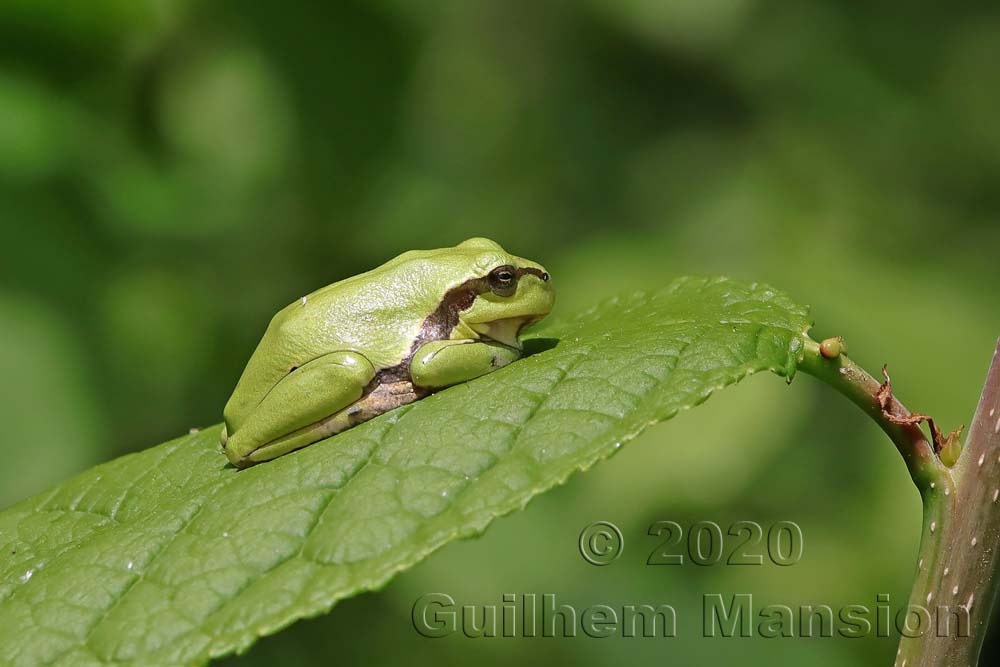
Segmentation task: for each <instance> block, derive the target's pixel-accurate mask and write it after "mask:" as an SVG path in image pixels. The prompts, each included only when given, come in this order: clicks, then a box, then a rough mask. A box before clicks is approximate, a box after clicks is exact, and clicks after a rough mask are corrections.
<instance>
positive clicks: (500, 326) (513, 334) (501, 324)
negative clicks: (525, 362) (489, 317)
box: [469, 317, 534, 350]
mask: <svg viewBox="0 0 1000 667" xmlns="http://www.w3.org/2000/svg"><path fill="white" fill-rule="evenodd" d="M533 320H534V318H531V317H508V318H505V319H502V320H494V321H492V322H478V323H476V324H469V328H471V329H472V330H473V331H475V332H476V333H477V334H479V335H480V336H482V337H483V338H489V339H490V340H495V341H496V342H498V343H501V344H503V345H506V346H508V347H513V348H516V349H518V350H520V349H521V341H520V340H518V334H520V333H521V329H523V328H524V327H525V325H527V324H528V323H530V322H531V321H533Z"/></svg>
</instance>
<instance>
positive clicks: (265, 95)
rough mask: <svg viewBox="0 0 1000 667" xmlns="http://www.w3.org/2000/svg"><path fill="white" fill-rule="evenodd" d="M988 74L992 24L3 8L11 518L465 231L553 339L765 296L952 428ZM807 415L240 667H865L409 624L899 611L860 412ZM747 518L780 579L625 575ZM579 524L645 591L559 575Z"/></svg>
mask: <svg viewBox="0 0 1000 667" xmlns="http://www.w3.org/2000/svg"><path fill="white" fill-rule="evenodd" d="M998 45H1000V10H998V9H997V8H996V6H995V4H993V3H978V4H977V3H963V4H961V5H958V6H947V7H946V6H944V5H937V6H935V5H930V4H921V5H918V6H915V5H912V4H910V3H901V2H866V3H861V2H853V1H852V2H835V1H834V0H810V1H806V2H798V3H775V2H767V1H765V0H711V1H710V2H683V1H680V0H670V1H666V2H656V1H653V0H627V1H625V2H614V1H612V0H586V1H584V2H579V3H568V2H527V1H524V0H517V1H515V2H504V3H482V2H460V1H452V2H445V3H435V4H433V5H430V4H426V3H408V2H402V1H400V0H382V2H360V1H353V2H337V3H311V2H286V3H280V4H266V3H238V2H235V0H222V1H217V2H201V3H195V2H190V1H188V2H185V1H174V2H136V1H132V2H129V1H125V0H99V1H95V2H87V3H71V2H60V1H57V0H10V1H8V2H5V3H3V4H2V5H0V230H2V243H3V249H4V252H3V256H2V260H0V279H2V283H0V370H2V373H3V383H4V388H5V391H4V396H5V398H6V400H5V401H3V402H2V403H0V422H2V423H3V424H4V427H5V434H4V436H3V437H2V438H0V453H2V454H3V455H4V456H5V461H6V465H5V466H3V467H2V468H0V503H3V504H7V503H9V502H13V501H14V500H16V499H19V498H21V497H24V496H26V495H28V494H29V493H32V492H35V491H38V490H41V489H43V488H45V487H47V486H49V485H51V484H53V483H55V482H57V481H59V480H61V479H63V478H65V477H66V476H68V475H69V474H71V473H73V472H75V471H78V470H82V469H84V468H86V467H88V466H89V465H91V464H93V463H96V462H98V461H103V460H106V459H108V458H111V457H113V456H116V455H119V454H122V453H125V452H129V451H133V450H136V449H141V448H144V447H146V446H149V445H151V444H154V443H157V442H161V441H163V440H166V439H167V438H169V437H172V436H175V435H177V434H179V433H183V432H185V431H186V430H187V429H188V428H189V427H192V426H200V425H207V424H211V423H214V422H216V421H218V419H219V413H220V411H221V406H222V404H223V403H224V402H225V399H226V398H227V396H228V393H229V391H230V390H231V388H232V386H233V385H234V383H235V380H236V378H237V377H238V374H239V372H240V370H241V368H242V365H243V363H244V362H245V360H246V358H247V357H248V356H249V353H250V351H251V350H252V348H253V345H254V344H255V343H256V341H257V339H258V337H259V336H260V334H261V333H262V331H263V327H264V325H265V324H266V321H267V319H268V318H269V317H270V315H271V313H272V312H273V311H275V310H276V309H277V308H279V307H280V306H282V305H284V304H285V303H287V302H289V301H291V300H293V299H295V298H297V297H298V296H300V295H301V294H303V293H306V292H308V291H310V290H312V289H314V288H316V287H317V286H320V285H322V284H325V283H328V282H331V281H333V280H335V279H338V278H341V277H344V276H347V275H351V274H353V273H357V272H358V271H361V270H364V269H366V268H369V267H371V266H373V265H375V264H377V263H380V262H381V261H383V260H384V259H386V258H388V257H390V256H392V255H394V254H396V253H397V252H399V251H402V250H405V249H408V248H412V247H436V246H441V245H448V244H452V243H455V242H457V241H459V240H461V239H463V238H466V237H468V236H472V235H484V236H490V237H493V238H496V239H497V240H498V241H500V242H501V243H503V244H504V245H505V246H506V247H508V249H509V250H511V251H513V252H516V253H518V254H522V255H526V256H530V257H532V258H535V259H538V260H539V261H542V262H543V263H545V265H546V266H547V268H549V269H550V271H551V272H552V273H553V276H554V279H555V280H556V285H557V288H558V290H559V294H560V302H559V304H558V305H557V308H558V309H559V310H560V311H562V312H566V313H569V312H573V311H574V310H577V309H579V308H582V307H584V306H586V305H588V304H590V303H592V302H593V301H596V300H598V299H600V298H602V297H603V296H605V295H608V294H613V293H617V292H619V291H623V290H625V291H627V290H631V289H633V288H635V287H636V286H641V287H651V286H659V285H662V284H665V283H666V282H667V281H669V279H670V278H672V277H674V276H676V275H679V274H683V273H728V274H732V275H736V276H739V277H745V278H750V279H760V280H766V281H768V282H771V283H773V284H775V285H777V286H779V287H781V288H784V289H786V290H788V291H789V292H790V293H791V294H792V296H793V297H794V298H796V299H797V300H799V301H805V302H809V303H811V304H812V305H813V308H814V313H815V316H816V318H817V320H818V327H817V335H818V336H822V335H826V334H842V335H844V336H846V337H847V339H848V341H849V343H850V345H851V352H852V354H853V355H854V356H855V357H856V358H857V359H859V361H861V362H862V363H864V364H865V365H867V366H869V367H873V368H874V367H877V366H878V365H880V364H881V363H882V362H884V361H887V362H889V363H890V364H891V368H892V369H893V371H894V373H893V378H894V380H895V384H896V388H897V390H898V392H899V394H900V396H901V397H902V398H903V399H904V400H905V401H906V402H907V404H908V405H909V406H910V407H912V408H914V409H919V410H922V411H927V412H931V413H932V414H934V415H935V417H937V419H938V420H939V421H940V422H941V423H942V424H946V425H953V424H958V423H963V422H967V421H968V419H969V418H970V416H971V413H972V410H973V408H974V405H975V402H976V399H977V397H978V392H979V388H980V386H981V380H982V376H983V374H984V372H985V369H986V366H987V363H988V361H989V356H990V353H991V350H992V345H993V339H994V337H995V336H996V335H997V334H998V333H1000V312H998V310H997V309H996V307H995V304H996V299H995V296H994V294H993V293H992V289H991V286H992V285H993V284H995V282H996V281H997V278H998V277H1000V269H998V268H997V262H996V258H995V257H993V258H992V259H991V257H992V255H991V252H990V251H991V250H994V249H996V248H997V247H1000V225H998V224H997V222H998V220H997V218H998V215H1000V189H998V188H997V187H996V183H997V182H1000V124H998V123H997V122H996V110H997V109H998V108H1000V87H998V86H997V85H996V82H997V81H1000V46H998ZM795 384H796V385H797V386H795V387H793V388H791V389H788V388H786V387H784V386H782V385H781V383H780V382H775V381H771V382H768V381H767V380H764V379H755V380H754V381H752V382H749V383H747V385H746V386H741V387H740V388H738V389H736V390H735V391H734V392H732V393H731V394H728V395H723V396H720V397H719V398H718V399H714V400H713V401H712V402H710V403H709V404H708V405H706V406H705V407H704V408H701V409H699V411H697V412H695V413H693V414H691V415H689V416H686V417H684V418H682V419H680V420H678V421H676V422H675V423H671V424H670V425H668V426H666V427H663V428H659V429H654V430H653V431H651V432H649V433H648V434H647V435H645V436H643V438H641V439H640V440H638V441H636V442H634V443H632V444H631V445H630V446H629V448H628V449H629V452H628V453H627V454H625V455H623V456H619V457H616V458H615V459H614V460H613V461H610V462H609V463H607V464H606V465H604V466H601V467H600V468H598V469H597V470H595V471H592V472H591V473H589V474H587V475H584V476H580V477H578V478H576V479H574V480H573V481H572V482H571V483H570V484H569V485H568V486H566V487H564V488H562V489H561V490H559V491H557V492H556V493H553V494H550V495H548V496H546V497H545V498H543V499H541V500H539V501H538V502H536V503H535V504H533V505H532V506H531V507H530V508H529V510H528V511H527V512H525V513H523V514H521V515H518V516H516V517H512V518H509V519H507V520H505V521H503V522H501V523H500V524H498V525H497V526H495V527H494V528H493V529H491V531H490V532H489V533H488V534H487V535H486V536H485V537H484V538H483V539H481V540H477V541H475V542H469V543H463V544H460V545H455V546H452V547H449V548H448V549H446V550H445V551H444V552H442V553H441V554H439V555H438V556H437V557H435V558H433V559H431V560H429V561H428V562H427V563H425V564H424V565H422V566H421V567H419V568H417V569H416V570H414V571H412V572H410V573H407V574H406V575H404V576H403V577H401V578H400V579H399V580H398V581H397V582H396V583H394V584H393V586H391V587H390V588H388V589H387V590H386V591H385V592H383V593H380V594H377V595H368V596H364V597H361V598H358V599H357V600H353V601H350V602H347V603H345V604H342V605H339V606H338V607H337V608H336V609H335V610H334V612H333V614H332V615H330V616H328V617H323V618H320V619H317V620H314V621H310V622H308V623H305V624H301V625H300V626H297V627H296V628H295V629H293V630H292V631H290V632H286V633H283V634H281V635H279V636H278V637H276V638H273V639H269V640H267V641H265V642H263V643H262V644H261V645H260V646H259V648H258V649H255V651H254V652H252V653H251V654H249V655H248V656H247V657H246V658H245V661H247V662H253V661H255V660H257V661H261V662H262V664H266V663H267V661H268V659H269V658H271V657H273V656H274V655H278V654H280V655H282V656H284V657H285V659H286V660H288V661H291V660H293V658H294V657H295V656H301V658H302V660H303V661H304V662H308V661H309V660H316V659H318V658H322V657H323V656H324V655H326V654H327V653H329V654H330V655H337V656H340V657H352V658H355V659H357V660H361V659H365V660H369V659H370V660H376V659H384V660H389V659H398V658H399V657H400V656H406V657H407V659H409V660H412V661H413V662H416V663H429V662H431V661H434V662H435V663H437V664H442V663H448V662H455V663H463V664H465V663H467V662H468V657H469V656H470V655H474V657H475V658H476V659H477V660H478V661H479V662H481V663H483V664H492V663H497V664H502V663H506V662H509V661H510V660H512V659H518V660H521V661H522V662H527V663H538V662H542V661H546V662H547V661H551V660H572V661H574V662H578V663H580V664H598V663H599V662H602V661H607V660H609V659H630V660H636V659H643V658H647V657H648V658H650V659H659V658H662V657H663V656H665V655H669V656H670V657H671V658H674V659H676V660H677V661H678V663H684V662H692V661H694V660H695V659H696V658H700V659H701V660H700V661H701V662H707V663H713V662H719V661H721V660H722V659H723V658H724V657H726V656H735V655H738V656H740V657H741V659H742V660H743V662H744V663H745V664H756V663H757V662H760V663H761V664H770V663H771V662H773V661H775V660H777V659H780V660H781V661H782V662H786V661H787V664H799V663H801V662H803V661H805V660H808V661H809V663H810V664H818V665H823V664H830V665H839V664H844V663H847V662H861V661H865V662H874V661H876V660H878V661H881V662H883V663H885V662H888V660H889V658H890V657H891V655H892V653H893V651H894V650H895V649H894V646H895V640H894V639H890V640H884V639H883V640H879V639H875V638H872V639H866V640H855V641H843V640H816V639H813V640H795V641H790V640H780V641H778V642H773V641H772V642H768V641H764V640H756V641H749V642H745V641H743V642H733V641H719V640H712V641H704V640H699V638H698V637H697V633H695V632H686V633H684V634H683V635H682V636H681V637H680V638H678V639H675V640H671V641H670V642H669V643H668V644H666V645H664V644H663V643H662V642H651V641H649V640H646V641H637V640H631V641H624V640H599V641H598V640H581V639H576V640H546V641H544V642H542V641H538V640H535V641H531V640H513V641H512V640H505V641H493V642H490V641H485V640H481V641H471V640H462V639H458V638H454V639H449V640H438V641H428V640H422V639H421V638H419V637H418V636H416V634H415V633H414V632H413V631H412V630H411V629H410V627H409V610H410V606H411V605H412V603H413V600H414V599H415V598H416V597H417V596H418V595H420V594H422V593H426V592H429V591H438V590H440V591H445V592H448V593H450V594H451V595H453V596H454V597H455V598H456V599H459V600H462V601H465V602H466V603H470V604H471V603H474V602H480V603H489V602H494V603H495V602H496V601H497V600H498V599H499V597H500V595H501V594H502V593H504V592H510V591H515V592H532V591H534V592H555V593H558V594H559V596H560V598H563V597H565V598H566V600H567V601H575V603H576V604H578V605H582V606H587V605H590V604H596V603H607V604H614V603H615V601H616V600H635V601H647V600H649V601H653V600H661V601H662V600H666V601H670V602H672V603H674V604H675V605H676V606H677V607H678V610H679V613H681V615H682V617H690V618H697V616H698V614H699V613H700V603H699V602H698V600H699V596H700V595H701V594H702V593H704V592H714V591H719V592H727V591H728V592H741V591H748V592H749V591H755V592H759V594H760V595H761V596H763V597H764V598H766V600H767V601H772V602H782V603H786V604H793V605H794V604H800V603H806V602H814V603H820V602H826V603H829V604H848V603H860V604H874V599H875V595H876V593H889V594H891V596H892V598H893V600H894V602H898V603H899V604H903V600H905V597H906V592H907V590H908V587H909V582H910V576H911V570H912V565H913V564H912V559H913V554H915V551H916V540H917V537H918V513H919V510H918V503H917V498H916V494H915V493H914V491H913V489H912V487H911V486H910V483H909V480H908V478H907V476H906V472H905V470H904V468H903V466H901V465H900V464H899V462H898V461H897V460H896V454H895V452H894V451H893V450H892V447H891V446H888V444H887V443H885V442H882V437H881V435H880V434H879V433H878V432H877V430H876V429H875V428H874V427H873V426H872V425H870V424H868V423H866V422H865V420H864V419H863V418H862V417H861V416H860V415H859V414H856V413H855V411H854V410H853V408H852V407H851V406H849V405H847V404H846V403H845V402H843V401H841V400H839V398H838V397H836V396H834V395H833V394H832V392H829V391H828V390H825V389H824V388H823V387H819V386H817V385H816V383H813V382H812V381H811V380H809V379H808V378H800V379H797V380H796V381H795ZM658 440H669V441H671V442H672V443H673V445H675V446H671V447H669V448H668V447H658V446H657V442H656V441H658ZM676 445H680V446H676ZM668 451H669V452H671V454H670V455H669V456H667V455H665V454H664V453H665V452H668ZM739 518H750V519H753V520H756V521H759V522H761V523H767V522H768V521H773V520H777V519H791V520H795V521H798V522H799V523H800V524H801V525H802V527H803V530H804V533H805V536H806V540H807V543H806V552H805V557H804V559H803V562H802V563H801V564H800V565H797V566H795V567H793V568H784V569H780V570H778V569H775V568H762V569H760V570H759V571H755V572H750V573H748V572H746V571H744V570H736V571H734V570H733V569H732V568H728V569H727V568H696V567H695V566H686V567H684V568H676V569H671V568H666V569H665V568H649V567H645V566H641V565H639V563H640V562H641V560H642V559H641V558H639V556H638V555H637V554H638V552H639V551H644V550H646V549H647V548H648V549H652V547H653V546H655V544H653V543H652V541H650V540H644V539H643V535H644V534H645V529H646V527H647V526H648V525H649V523H651V522H652V521H654V520H656V519H675V520H678V521H679V522H681V523H682V524H684V523H685V522H687V523H690V522H691V521H695V520H698V519H715V520H717V521H720V522H725V521H728V520H733V519H739ZM596 519H611V520H614V521H616V522H617V523H619V525H620V526H621V527H622V529H623V531H624V533H625V535H626V538H628V539H630V540H631V542H630V543H631V544H632V545H634V547H635V548H634V550H633V551H631V552H630V553H632V555H633V557H634V558H633V560H631V561H626V560H625V559H623V560H622V561H620V562H618V563H616V564H615V565H614V566H611V567H608V568H603V569H600V570H597V569H595V568H593V567H591V566H588V565H586V564H585V563H583V562H582V560H581V559H579V556H578V555H577V554H576V553H575V551H574V550H575V540H576V536H577V534H578V532H579V530H580V528H582V527H583V525H584V524H586V523H589V522H591V521H593V520H596ZM682 629H683V628H682ZM387 637H391V638H392V639H393V640H394V641H393V642H387V641H384V639H385V638H387ZM289 664H293V663H292V662H289Z"/></svg>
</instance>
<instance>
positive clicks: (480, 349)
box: [410, 340, 521, 389]
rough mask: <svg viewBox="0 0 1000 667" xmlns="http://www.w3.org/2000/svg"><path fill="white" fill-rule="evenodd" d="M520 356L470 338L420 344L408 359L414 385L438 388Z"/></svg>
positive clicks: (485, 371)
mask: <svg viewBox="0 0 1000 667" xmlns="http://www.w3.org/2000/svg"><path fill="white" fill-rule="evenodd" d="M520 358H521V351H520V350H517V349H514V348H512V347H508V346H506V345H501V344H500V343H493V342H489V343H484V342H476V341H471V340H436V341H433V342H430V343H427V344H426V345H422V346H421V347H420V348H419V349H418V350H417V352H416V354H414V355H413V359H412V360H411V361H410V378H411V379H412V380H413V384H414V385H415V386H417V387H424V388H427V389H440V388H442V387H448V386H450V385H453V384H458V383H460V382H466V381H467V380H472V379H473V378H477V377H479V376H480V375H485V374H487V373H489V372H491V371H495V370H496V369H498V368H502V367H504V366H506V365H507V364H509V363H511V362H512V361H517V360H518V359H520Z"/></svg>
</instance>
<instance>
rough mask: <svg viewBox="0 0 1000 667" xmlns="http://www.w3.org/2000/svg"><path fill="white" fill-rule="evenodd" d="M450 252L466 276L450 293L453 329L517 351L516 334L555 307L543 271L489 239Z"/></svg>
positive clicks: (551, 289)
mask: <svg viewBox="0 0 1000 667" xmlns="http://www.w3.org/2000/svg"><path fill="white" fill-rule="evenodd" d="M455 250H456V251H459V252H460V254H461V255H464V257H465V261H466V262H468V264H467V266H468V268H467V271H468V274H467V275H469V276H470V278H469V279H468V280H467V281H466V282H465V285H466V286H468V287H466V289H465V290H464V292H463V289H462V288H458V289H456V290H453V292H451V293H450V294H452V298H454V299H456V300H457V301H458V303H456V304H455V305H456V306H457V307H456V310H457V311H458V320H459V324H458V326H459V327H460V328H461V329H462V330H464V331H469V330H471V332H474V335H476V336H480V337H483V338H489V339H491V340H495V341H497V342H499V343H503V344H504V345H509V346H511V347H517V348H520V347H521V343H520V340H519V339H518V336H519V334H520V333H521V329H523V328H524V327H526V326H527V325H529V324H532V323H534V322H537V321H538V320H540V319H542V318H543V317H545V316H546V315H548V314H549V312H551V310H552V305H553V303H555V290H554V289H553V287H552V281H551V279H550V278H549V274H548V272H547V271H546V270H545V267H543V266H542V265H541V264H538V263H536V262H532V261H530V260H527V259H524V258H522V257H517V256H515V255H511V254H509V253H508V252H506V251H505V250H504V249H503V248H501V247H500V245H499V244H497V243H496V242H494V241H490V240H489V239H483V238H473V239H469V240H468V241H465V242H463V243H460V244H459V245H458V246H456V248H455ZM470 300H471V303H470Z"/></svg>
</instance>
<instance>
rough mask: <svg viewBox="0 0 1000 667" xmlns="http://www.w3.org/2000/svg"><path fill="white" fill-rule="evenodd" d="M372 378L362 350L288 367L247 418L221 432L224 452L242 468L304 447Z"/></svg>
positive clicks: (323, 432) (325, 433)
mask: <svg viewBox="0 0 1000 667" xmlns="http://www.w3.org/2000/svg"><path fill="white" fill-rule="evenodd" d="M374 377H375V368H374V366H372V363H371V362H370V361H368V359H367V358H365V357H364V355H361V354H359V353H357V352H353V351H350V350H347V351H341V352H331V353H329V354H326V355H323V356H322V357H318V358H316V359H314V360H312V361H310V362H309V363H306V364H303V365H302V366H301V367H299V368H297V369H295V370H294V371H292V372H290V373H289V374H288V375H286V376H285V377H284V378H282V379H281V380H280V381H279V382H278V384H276V385H274V388H273V389H271V391H269V392H268V393H267V395H266V396H264V398H263V399H262V400H261V402H260V404H258V405H257V407H256V408H254V410H253V412H251V413H250V415H249V416H248V417H247V418H246V420H245V421H244V422H243V423H242V424H239V426H238V428H236V429H235V430H234V431H232V432H228V431H224V433H225V436H224V437H225V438H226V441H225V442H224V444H223V448H224V449H225V452H226V456H228V457H229V460H230V461H231V462H232V463H233V465H235V466H237V467H239V468H244V467H247V466H250V465H253V464H254V463H259V462H260V461H266V460H269V459H273V458H275V457H277V456H281V455H282V454H285V453H287V452H290V451H292V450H293V449H298V448H300V447H305V446H306V445H309V444H312V443H313V442H316V441H317V440H321V439H323V438H325V437H326V436H328V435H330V433H332V432H335V431H331V430H330V429H329V428H321V426H322V422H323V421H324V420H326V418H328V417H330V416H331V415H333V414H336V413H337V412H340V411H341V410H343V409H344V408H346V407H347V406H349V405H350V404H352V403H354V402H355V401H357V400H358V399H359V398H361V396H362V394H363V393H364V390H365V387H366V386H367V385H368V383H370V382H371V381H372V379H373V378H374Z"/></svg>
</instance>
